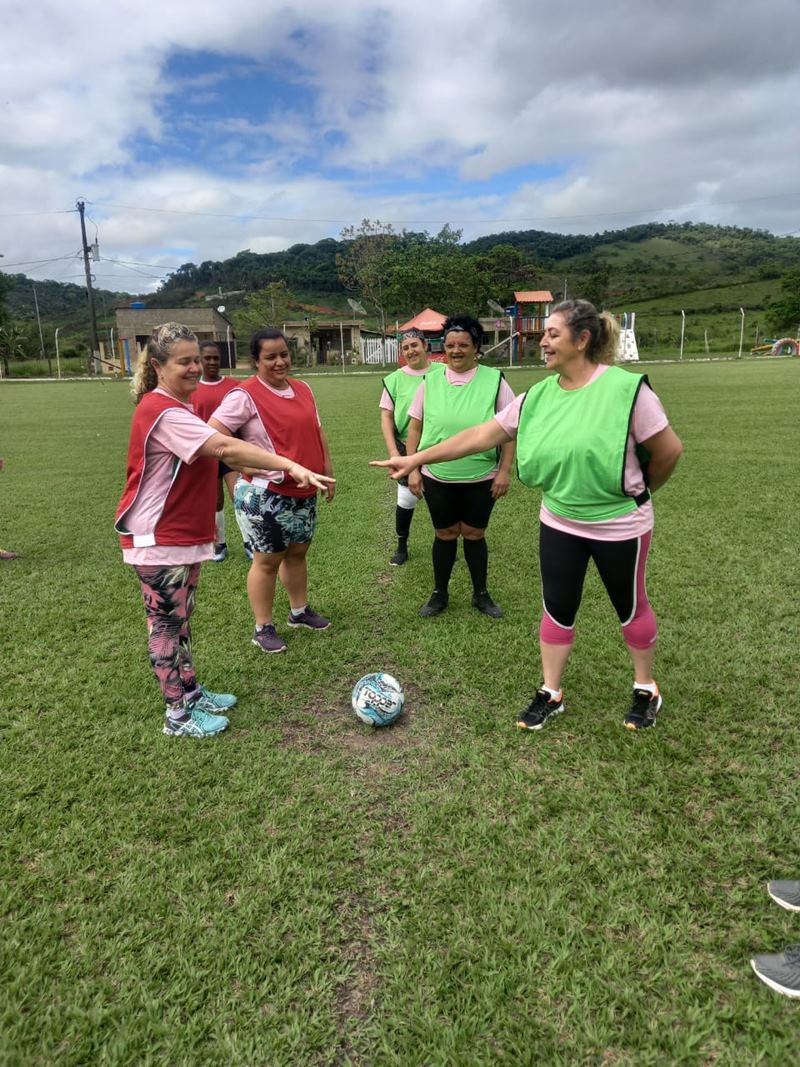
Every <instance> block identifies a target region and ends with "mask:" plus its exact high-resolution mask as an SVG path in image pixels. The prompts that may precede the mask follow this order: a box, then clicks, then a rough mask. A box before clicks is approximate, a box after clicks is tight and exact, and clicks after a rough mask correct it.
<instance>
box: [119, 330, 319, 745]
mask: <svg viewBox="0 0 800 1067" xmlns="http://www.w3.org/2000/svg"><path fill="white" fill-rule="evenodd" d="M201 372H202V366H201V363H200V352H199V349H198V345H197V338H196V337H195V335H194V334H193V333H192V331H191V330H190V329H189V328H188V327H187V326H182V325H180V324H179V323H175V322H167V323H165V324H164V325H163V326H159V327H158V328H157V329H156V330H155V331H154V332H153V334H152V336H151V337H150V339H149V340H148V342H147V348H146V350H145V351H144V352H143V353H142V355H141V357H140V359H139V363H138V365H137V368H136V373H135V375H134V379H133V386H132V392H133V397H134V400H135V402H136V411H135V413H134V416H133V422H132V425H131V436H130V443H129V447H128V469H127V478H126V484H125V490H124V492H123V494H122V498H121V500H120V502H119V506H118V507H117V513H116V523H115V529H116V530H117V533H118V534H119V535H120V541H121V544H122V555H123V559H124V560H125V562H126V563H130V564H131V565H132V566H133V568H134V570H135V571H136V574H137V577H138V578H139V582H140V585H141V590H142V596H143V598H144V606H145V612H146V614H147V627H148V633H149V653H150V663H151V666H152V668H153V672H154V674H155V676H156V680H157V682H158V684H159V687H160V689H161V692H162V694H163V697H164V702H165V705H166V710H165V718H164V727H163V732H164V733H165V734H167V735H168V736H171V737H198V738H199V737H209V736H212V735H214V734H217V733H220V732H221V731H222V730H224V729H225V728H226V727H227V726H228V725H229V720H228V718H227V717H226V716H225V715H222V714H220V712H223V711H227V710H228V709H229V708H231V707H232V706H233V705H234V704H235V703H236V697H235V696H233V695H231V694H229V693H212V692H211V691H210V690H208V689H206V688H205V686H203V685H201V684H200V683H199V682H198V680H197V676H196V674H195V668H194V661H193V658H192V642H191V630H190V619H191V615H192V611H193V610H194V604H195V592H196V589H197V581H198V578H199V575H200V564H201V563H202V562H203V561H205V560H210V559H212V558H213V556H214V514H215V510H216V501H217V468H218V463H219V461H220V460H222V461H223V462H225V463H226V464H227V465H228V466H229V467H232V468H234V469H236V470H242V469H245V468H257V469H261V468H269V469H271V470H282V471H286V472H287V473H289V474H290V476H291V477H292V478H293V479H294V480H295V482H296V483H297V484H298V485H303V486H314V487H317V488H320V489H326V488H327V487H328V486H329V485H330V484H331V481H332V479H330V478H326V477H324V476H321V475H317V474H315V473H314V472H313V471H310V470H308V469H306V468H305V467H302V466H300V465H299V464H298V463H295V462H293V461H292V460H289V459H286V458H285V457H283V456H279V455H276V454H275V453H274V452H269V451H267V450H265V449H262V448H257V447H255V446H254V445H251V444H248V443H247V442H245V441H240V440H238V439H236V438H232V437H226V436H225V435H223V434H220V433H217V432H216V431H215V430H213V429H212V428H211V427H210V426H208V425H207V424H206V423H204V422H203V421H202V420H201V419H199V418H198V417H197V415H195V414H194V412H193V410H192V405H191V396H192V393H193V392H194V391H195V389H196V388H197V383H198V381H199V378H200V375H201Z"/></svg>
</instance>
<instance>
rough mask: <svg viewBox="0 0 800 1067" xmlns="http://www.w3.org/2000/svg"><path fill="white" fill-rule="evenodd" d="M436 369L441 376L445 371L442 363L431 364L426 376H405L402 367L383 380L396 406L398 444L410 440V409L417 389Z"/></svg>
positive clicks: (396, 436)
mask: <svg viewBox="0 0 800 1067" xmlns="http://www.w3.org/2000/svg"><path fill="white" fill-rule="evenodd" d="M434 367H437V368H439V371H438V373H439V374H441V373H442V370H443V369H444V365H443V364H442V363H430V364H429V365H428V368H427V370H426V371H425V373H424V374H403V370H402V368H401V367H398V368H397V370H396V371H392V373H391V374H387V375H386V377H385V378H384V379H383V387H384V389H385V390H386V392H387V393H388V394H389V396H390V397H391V398H392V403H393V404H394V412H393V414H394V435H395V438H396V439H397V441H398V442H400V443H401V444H405V443H406V440H407V438H408V424H409V422H410V421H411V420H410V418H409V415H408V409H409V408H410V407H411V402H412V401H413V399H414V397H415V396H416V393H417V389H419V387H420V386H421V385H422V383H423V382H424V381H425V380H426V379H427V376H428V375H429V374H430V373H431V371H432V370H433V368H434Z"/></svg>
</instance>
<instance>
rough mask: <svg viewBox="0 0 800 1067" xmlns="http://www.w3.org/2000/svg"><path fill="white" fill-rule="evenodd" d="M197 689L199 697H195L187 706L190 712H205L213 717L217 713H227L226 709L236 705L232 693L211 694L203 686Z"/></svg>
mask: <svg viewBox="0 0 800 1067" xmlns="http://www.w3.org/2000/svg"><path fill="white" fill-rule="evenodd" d="M199 689H200V696H199V697H196V698H195V699H194V700H193V701H192V702H191V703H190V704H189V705H188V710H189V711H190V712H192V711H195V710H198V711H207V712H210V713H211V714H212V715H214V714H216V713H217V712H218V711H227V710H228V708H232V707H233V706H234V704H235V703H236V697H235V696H234V695H233V693H212V692H211V690H210V689H206V687H205V686H204V685H201V686H199Z"/></svg>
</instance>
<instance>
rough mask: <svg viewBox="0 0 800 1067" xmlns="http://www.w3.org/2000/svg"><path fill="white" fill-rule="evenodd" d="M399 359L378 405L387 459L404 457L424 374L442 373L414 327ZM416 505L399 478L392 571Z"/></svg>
mask: <svg viewBox="0 0 800 1067" xmlns="http://www.w3.org/2000/svg"><path fill="white" fill-rule="evenodd" d="M400 355H401V356H402V357H403V358H404V359H405V361H406V362H405V366H403V367H398V368H397V370H396V371H392V373H391V374H387V376H386V377H385V378H384V379H383V393H382V394H381V399H380V404H379V407H380V409H381V433H382V434H383V439H384V441H385V442H386V449H387V451H388V453H389V455H390V456H404V455H405V454H406V438H407V437H408V424H409V421H410V420H409V414H408V409H409V408H410V407H411V401H412V400H413V399H414V396H415V394H416V392H417V389H419V387H420V384H421V383H422V382H424V381H425V376H426V375H427V373H428V371H431V372H432V373H434V374H441V373H442V371H443V370H444V364H442V363H431V359H430V353H429V352H428V341H427V339H426V337H425V334H424V333H423V332H422V330H418V329H416V328H415V327H412V328H411V329H410V330H406V331H405V332H404V333H403V334H402V335H401V337H400ZM418 503H419V497H417V496H415V495H414V494H413V493H412V492H411V490H410V489H409V488H408V481H407V480H406V479H405V478H403V479H402V480H401V481H399V482H398V483H397V507H396V508H395V518H394V523H395V531H396V533H397V549H396V550H395V553H394V555H393V556H392V558H391V559H390V560H389V562H390V563H391V565H392V566H393V567H402V566H403V564H404V563H405V562H406V561H407V560H408V535H409V534H410V532H411V520H412V519H413V518H414V509H415V508H416V506H417V504H418Z"/></svg>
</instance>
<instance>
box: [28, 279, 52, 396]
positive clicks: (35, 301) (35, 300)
mask: <svg viewBox="0 0 800 1067" xmlns="http://www.w3.org/2000/svg"><path fill="white" fill-rule="evenodd" d="M31 288H32V289H33V305H34V307H35V308H36V322H37V323H38V325H39V352H40V353H41V356H42V359H43V360H44V359H45V358H46V359H47V373H48V374H49V375H50V377H51V378H52V377H53V364H52V362H51V361H50V353H49V352H48V353H47V356H45V354H44V334H43V333H42V320H41V318H40V317H39V298H38V297H37V295H36V286H35V285H32V286H31Z"/></svg>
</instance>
